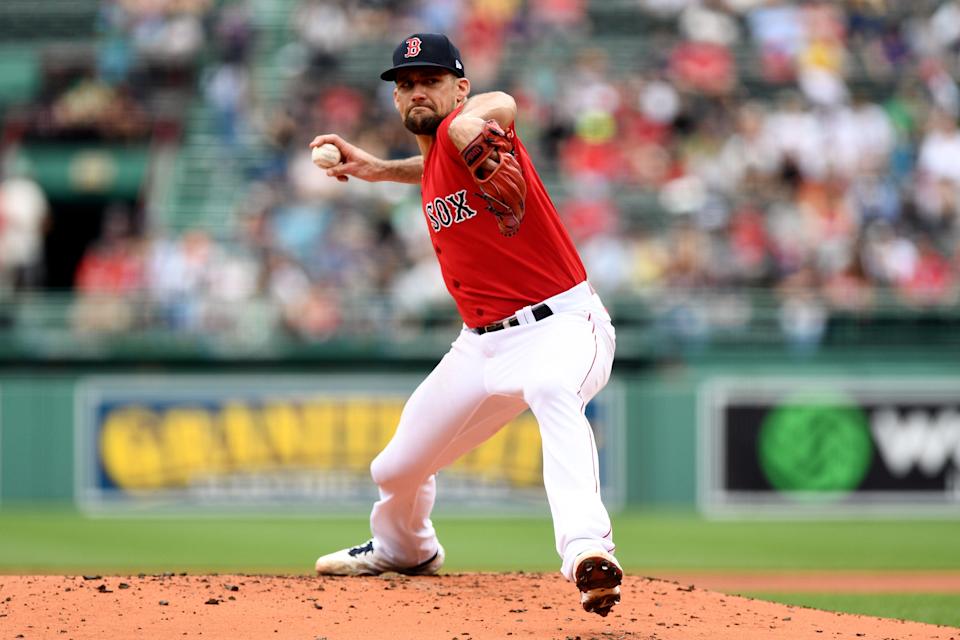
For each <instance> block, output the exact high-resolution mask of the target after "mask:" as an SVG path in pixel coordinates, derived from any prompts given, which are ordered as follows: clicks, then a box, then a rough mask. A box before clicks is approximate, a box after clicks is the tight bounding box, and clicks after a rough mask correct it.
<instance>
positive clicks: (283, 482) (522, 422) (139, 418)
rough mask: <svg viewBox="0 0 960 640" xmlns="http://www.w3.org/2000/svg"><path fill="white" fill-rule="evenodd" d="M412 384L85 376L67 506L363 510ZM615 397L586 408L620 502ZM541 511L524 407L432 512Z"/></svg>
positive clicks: (385, 379) (534, 443)
mask: <svg viewBox="0 0 960 640" xmlns="http://www.w3.org/2000/svg"><path fill="white" fill-rule="evenodd" d="M419 381H420V378H419V377H411V376H408V375H396V376H394V375H384V376H378V377H371V376H343V375H338V376H330V377H325V376H306V375H304V376H283V377H280V376H275V375H273V376H175V375H168V376H162V377H138V376H123V377H90V378H86V379H84V380H82V381H81V383H80V384H79V385H78V391H77V417H78V419H77V423H76V424H77V434H76V441H77V465H76V467H77V483H76V486H77V498H78V502H79V503H80V504H81V505H82V506H84V507H86V508H98V507H108V506H136V507H138V508H142V507H154V508H173V509H181V508H190V507H198V506H217V507H227V508H240V509H242V508H249V507H255V508H272V507H277V508H284V509H289V508H295V507H296V506H298V505H299V506H303V507H307V508H309V509H310V510H315V509H316V508H318V507H319V508H322V509H326V510H333V511H336V510H354V509H358V508H363V509H368V508H369V507H370V506H371V505H372V502H373V501H374V500H376V498H377V493H376V487H375V485H374V484H373V481H372V480H371V479H370V471H369V468H370V462H371V461H372V460H373V458H374V457H375V456H376V455H377V453H379V452H380V450H381V449H383V447H384V446H385V445H386V444H387V442H388V441H389V439H390V437H391V436H392V434H393V432H394V429H395V428H396V425H397V422H398V420H399V418H400V413H401V411H402V409H403V405H404V402H405V401H406V398H407V397H408V396H409V394H410V393H411V392H412V391H413V389H414V388H415V387H416V385H417V383H418V382H419ZM619 395H620V394H619V393H618V392H617V391H616V390H612V389H608V390H606V391H605V392H604V393H603V394H601V395H600V396H598V398H597V399H596V400H595V401H594V402H593V403H591V406H590V407H589V408H588V409H589V417H590V418H591V422H592V424H593V427H594V431H595V434H596V439H597V443H598V447H599V449H600V457H601V461H602V463H601V464H602V468H603V469H604V474H603V476H602V478H601V480H602V485H603V489H604V490H606V491H608V492H609V494H610V497H609V500H612V501H613V504H616V503H617V501H618V500H622V496H623V493H624V487H623V482H624V481H623V478H624V473H623V468H622V465H623V463H622V460H620V459H618V457H617V452H622V451H623V446H622V445H621V446H618V445H619V444H620V442H621V441H622V438H623V428H622V418H621V416H620V413H621V412H620V409H619V404H620V402H619V401H618V399H617V398H618V397H619ZM443 504H446V505H451V506H456V507H457V508H465V509H470V508H476V507H487V508H489V509H492V510H494V511H510V510H516V509H518V508H519V509H526V508H528V507H530V506H531V505H542V506H543V507H544V508H545V507H546V498H545V495H544V491H543V482H542V454H541V450H540V434H539V427H538V425H537V422H536V420H535V419H534V417H533V416H532V415H531V414H530V413H529V412H526V413H524V414H522V415H520V416H519V417H517V418H516V419H515V420H513V421H512V422H511V423H510V424H509V425H508V426H507V427H505V428H504V429H502V430H501V431H500V432H498V433H497V434H496V435H495V436H493V437H492V438H491V439H490V440H488V441H487V442H485V443H484V444H483V445H481V446H480V447H478V448H477V449H475V450H474V451H472V452H470V453H468V454H467V455H465V456H463V457H462V458H461V459H460V460H458V461H457V462H455V463H454V464H453V465H451V466H450V467H448V468H447V469H445V470H444V471H442V472H441V475H440V479H439V498H438V505H443Z"/></svg>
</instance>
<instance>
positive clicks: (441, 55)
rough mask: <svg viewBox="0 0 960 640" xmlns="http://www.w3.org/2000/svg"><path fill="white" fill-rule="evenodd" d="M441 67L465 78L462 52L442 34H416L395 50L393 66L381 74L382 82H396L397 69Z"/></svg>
mask: <svg viewBox="0 0 960 640" xmlns="http://www.w3.org/2000/svg"><path fill="white" fill-rule="evenodd" d="M405 67H441V68H443V69H448V70H450V71H452V72H453V74H454V75H456V76H457V77H458V78H462V77H463V63H462V62H461V61H460V51H459V50H457V48H456V47H455V46H453V43H452V42H450V40H449V38H447V36H445V35H443V34H442V33H415V34H413V35H412V36H410V37H409V38H405V39H404V41H403V42H401V43H400V44H399V46H397V48H396V49H394V50H393V66H392V67H390V68H389V69H387V70H386V71H384V72H383V73H381V74H380V79H381V80H391V81H392V80H395V79H396V78H397V69H403V68H405Z"/></svg>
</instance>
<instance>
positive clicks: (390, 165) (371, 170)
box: [310, 133, 423, 184]
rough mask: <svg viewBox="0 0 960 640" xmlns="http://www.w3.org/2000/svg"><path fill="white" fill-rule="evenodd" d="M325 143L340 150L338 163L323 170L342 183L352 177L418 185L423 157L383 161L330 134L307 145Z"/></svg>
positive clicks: (317, 145) (368, 180) (319, 137)
mask: <svg viewBox="0 0 960 640" xmlns="http://www.w3.org/2000/svg"><path fill="white" fill-rule="evenodd" d="M324 144H332V145H334V146H336V147H337V148H338V149H339V150H340V156H341V161H340V164H337V165H334V166H332V167H330V168H329V169H327V170H326V172H327V175H328V176H330V177H331V178H336V179H337V180H340V181H341V182H346V181H347V180H348V179H349V178H350V177H353V178H358V179H360V180H366V181H367V182H403V183H407V184H419V183H420V178H421V177H422V176H423V157H422V156H413V157H412V158H405V159H403V160H384V159H382V158H378V157H376V156H374V155H372V154H370V153H368V152H366V151H364V150H363V149H361V148H360V147H358V146H356V145H353V144H350V143H349V142H347V141H346V140H344V139H343V138H341V137H340V136H338V135H336V134H333V133H328V134H324V135H320V136H317V137H316V138H314V139H313V142H311V143H310V148H315V147H319V146H321V145H324Z"/></svg>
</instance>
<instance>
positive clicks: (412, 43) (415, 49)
mask: <svg viewBox="0 0 960 640" xmlns="http://www.w3.org/2000/svg"><path fill="white" fill-rule="evenodd" d="M418 55H420V38H409V39H408V40H407V52H406V53H405V54H403V57H404V58H416V57H417V56H418Z"/></svg>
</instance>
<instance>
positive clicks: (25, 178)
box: [0, 167, 49, 291]
mask: <svg viewBox="0 0 960 640" xmlns="http://www.w3.org/2000/svg"><path fill="white" fill-rule="evenodd" d="M48 208H49V205H48V203H47V198H46V196H45V195H44V193H43V190H42V189H41V188H40V186H39V185H38V184H37V183H36V182H35V181H34V180H33V179H32V178H31V177H30V176H29V173H28V171H27V170H26V169H25V168H24V167H14V168H13V169H12V170H11V171H10V172H9V174H8V175H7V177H6V178H5V179H4V180H3V181H2V182H0V291H4V290H10V289H30V288H34V287H36V286H38V285H39V284H40V282H41V280H42V278H41V275H42V268H43V234H44V230H45V227H46V222H47V216H48Z"/></svg>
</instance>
